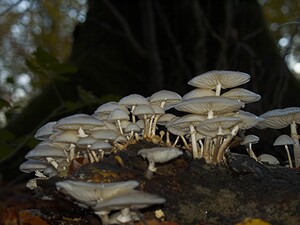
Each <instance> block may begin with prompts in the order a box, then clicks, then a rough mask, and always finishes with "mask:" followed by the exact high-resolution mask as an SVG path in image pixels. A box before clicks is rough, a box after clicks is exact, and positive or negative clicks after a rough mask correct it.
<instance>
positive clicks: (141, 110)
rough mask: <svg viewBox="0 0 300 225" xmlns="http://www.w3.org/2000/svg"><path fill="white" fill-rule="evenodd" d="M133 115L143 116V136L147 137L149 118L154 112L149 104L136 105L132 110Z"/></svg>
mask: <svg viewBox="0 0 300 225" xmlns="http://www.w3.org/2000/svg"><path fill="white" fill-rule="evenodd" d="M132 114H133V115H135V116H139V117H143V119H144V134H143V138H144V139H147V138H148V134H149V130H150V129H151V127H150V119H151V116H152V115H153V114H154V111H153V109H152V107H151V106H150V105H138V106H136V107H135V109H134V110H133V112H132Z"/></svg>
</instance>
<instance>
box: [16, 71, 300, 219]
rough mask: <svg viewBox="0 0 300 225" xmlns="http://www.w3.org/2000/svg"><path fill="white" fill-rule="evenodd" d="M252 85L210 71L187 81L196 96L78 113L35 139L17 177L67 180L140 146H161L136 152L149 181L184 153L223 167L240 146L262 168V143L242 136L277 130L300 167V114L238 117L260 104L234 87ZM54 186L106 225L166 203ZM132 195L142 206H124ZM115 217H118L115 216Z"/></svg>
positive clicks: (121, 192)
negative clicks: (77, 169) (258, 146)
mask: <svg viewBox="0 0 300 225" xmlns="http://www.w3.org/2000/svg"><path fill="white" fill-rule="evenodd" d="M249 80H250V76H249V75H248V74H246V73H242V72H235V71H218V70H215V71H209V72H206V73H204V74H201V75H198V76H196V77H194V78H193V79H192V80H190V81H189V82H188V84H189V85H191V86H193V87H195V89H193V90H192V91H190V92H188V93H187V94H185V95H184V96H183V97H181V96H180V95H179V94H177V93H175V92H173V91H167V90H161V91H158V92H156V93H154V94H153V95H151V96H150V97H148V98H145V97H143V96H141V95H139V94H132V95H129V96H126V97H124V98H122V99H121V100H120V101H119V102H108V103H105V104H103V105H101V106H100V107H98V108H97V109H96V111H95V112H94V114H93V115H87V114H75V115H72V116H68V117H65V118H62V119H60V120H58V121H55V122H49V123H47V124H45V125H44V126H42V127H41V128H40V129H39V130H38V131H37V132H36V134H35V138H36V139H38V140H41V142H40V143H39V144H38V145H37V146H36V147H35V148H34V149H32V150H30V151H29V152H28V153H27V155H26V156H25V158H26V159H27V161H25V162H24V163H22V164H21V166H20V170H21V171H23V172H25V173H31V172H35V175H36V176H37V177H38V178H37V179H47V178H48V177H52V176H60V177H66V176H67V175H68V168H69V166H70V164H71V163H72V162H73V161H74V159H78V158H81V159H83V160H84V161H85V163H94V162H95V163H97V162H99V163H101V160H102V159H103V158H104V157H107V156H108V155H111V154H115V153H116V152H118V151H121V150H124V149H126V147H127V146H128V145H129V144H134V143H136V142H138V141H140V140H144V141H149V142H153V143H155V144H158V146H160V147H157V148H149V149H142V150H140V151H139V152H138V155H140V156H141V157H143V158H145V159H147V160H148V162H149V167H148V170H147V171H146V173H145V174H146V178H148V179H151V178H152V176H153V173H154V172H155V171H156V168H155V163H162V162H167V161H169V160H171V159H174V158H176V157H178V156H180V155H182V154H183V150H184V152H185V153H186V154H188V155H190V157H192V158H194V159H201V158H203V159H204V160H205V162H206V163H212V164H219V163H224V162H225V157H224V154H225V152H226V151H229V150H230V147H231V145H232V143H233V142H235V140H236V139H239V140H240V141H239V142H240V144H241V145H245V146H246V149H247V152H248V153H249V155H250V157H252V158H254V159H255V160H257V159H259V160H261V161H264V157H265V156H266V155H265V154H264V155H262V156H260V157H256V155H255V154H254V152H253V150H252V144H255V143H257V142H258V141H259V138H258V137H257V136H255V135H251V134H250V135H247V136H245V135H244V131H245V130H248V129H250V128H252V127H258V128H261V129H263V128H276V129H280V128H284V127H286V126H288V125H290V126H291V137H289V136H288V135H283V136H281V137H279V138H278V139H277V140H276V141H275V143H274V145H285V149H286V151H287V154H288V158H289V166H290V167H293V163H292V159H291V156H290V152H289V149H288V147H287V145H290V144H292V145H293V146H294V158H295V166H296V167H298V166H299V165H300V149H299V141H298V139H299V136H298V134H297V129H296V124H297V123H299V121H300V108H296V107H292V108H286V109H278V110H272V111H269V112H267V113H265V114H263V115H261V116H260V117H257V116H256V115H254V114H252V113H249V112H246V111H243V110H241V109H243V108H244V107H245V104H248V103H252V102H256V101H258V100H260V98H261V96H260V95H258V94H256V93H253V92H251V91H249V90H246V89H244V88H239V87H237V86H240V85H243V84H245V83H247V82H248V81H249ZM170 109H172V112H173V111H175V113H176V110H177V111H179V112H180V113H179V114H181V115H183V116H176V115H174V114H171V113H170ZM174 109H175V110H174ZM179 148H180V149H181V150H179ZM268 160H269V159H268ZM269 162H271V161H269ZM35 182H36V180H35V179H33V180H31V181H29V182H28V184H27V185H28V187H29V188H34V187H36V183H35ZM56 186H57V189H58V191H60V192H63V193H65V194H67V195H69V196H71V198H73V199H74V200H75V201H76V203H78V204H79V205H81V206H82V207H92V208H93V210H94V212H95V213H96V214H97V215H99V217H100V218H101V220H102V223H103V224H113V222H110V221H111V220H113V221H114V223H116V221H118V223H117V224H124V223H126V222H128V221H130V220H135V219H138V215H137V213H135V212H132V211H131V209H132V208H139V207H146V206H148V205H151V204H162V203H163V202H164V201H165V199H163V198H161V197H158V196H156V195H152V194H148V193H143V192H141V191H137V190H134V188H135V187H137V186H138V183H137V182H136V181H128V182H116V183H100V184H97V183H89V182H84V181H73V180H65V181H61V182H58V183H57V184H56ZM81 186H85V188H86V191H84V192H82V191H79V190H77V189H78V187H81ZM124 186H125V189H124ZM121 187H122V188H121ZM78 193H80V194H78ZM130 196H132V199H139V198H140V199H145V202H140V203H134V202H132V201H133V200H131V199H127V198H129V197H130ZM137 196H140V197H137ZM142 196H143V197H142ZM125 198H126V199H127V200H126V201H127V203H126V204H125V206H124V205H122V206H120V205H118V204H119V203H117V202H118V199H123V200H124V199H125ZM123 200H122V201H123ZM110 201H111V202H113V203H111V202H110ZM124 201H125V200H124ZM124 201H123V202H124ZM108 202H110V203H108ZM111 210H114V211H116V210H119V212H118V213H117V214H116V215H111V214H110V212H111ZM124 221H126V222H124Z"/></svg>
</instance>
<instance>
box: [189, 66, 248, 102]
mask: <svg viewBox="0 0 300 225" xmlns="http://www.w3.org/2000/svg"><path fill="white" fill-rule="evenodd" d="M249 80H250V75H248V74H246V73H243V72H237V71H224V70H213V71H208V72H206V73H204V74H200V75H198V76H196V77H194V78H193V79H191V80H190V81H189V82H188V84H189V85H192V86H194V87H197V88H204V89H212V90H216V96H219V95H220V94H221V89H226V88H232V87H236V86H239V85H242V84H245V83H247V82H248V81H249Z"/></svg>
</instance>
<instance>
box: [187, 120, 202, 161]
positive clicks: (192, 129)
mask: <svg viewBox="0 0 300 225" xmlns="http://www.w3.org/2000/svg"><path fill="white" fill-rule="evenodd" d="M189 127H190V134H191V139H192V152H193V158H194V159H198V158H200V156H199V153H198V147H197V142H196V130H195V127H194V126H193V125H190V126H189Z"/></svg>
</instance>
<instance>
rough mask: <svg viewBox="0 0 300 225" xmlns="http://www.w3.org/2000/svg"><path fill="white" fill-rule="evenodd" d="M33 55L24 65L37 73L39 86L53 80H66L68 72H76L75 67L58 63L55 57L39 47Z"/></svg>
mask: <svg viewBox="0 0 300 225" xmlns="http://www.w3.org/2000/svg"><path fill="white" fill-rule="evenodd" d="M32 55H33V57H31V58H30V59H26V65H27V66H28V68H29V69H30V70H31V72H33V74H37V75H39V78H40V79H39V86H40V88H41V87H43V86H44V85H45V84H49V82H50V81H53V80H61V81H68V78H67V77H66V76H67V75H69V74H73V73H76V71H77V68H76V67H75V66H73V65H71V64H69V63H60V62H59V61H58V59H57V58H55V57H54V56H53V55H51V54H50V53H48V52H47V51H46V50H44V49H43V48H41V47H38V48H37V50H36V51H35V52H34V53H33V54H32Z"/></svg>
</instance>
